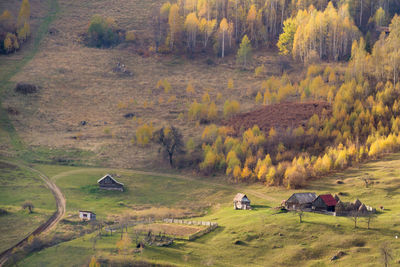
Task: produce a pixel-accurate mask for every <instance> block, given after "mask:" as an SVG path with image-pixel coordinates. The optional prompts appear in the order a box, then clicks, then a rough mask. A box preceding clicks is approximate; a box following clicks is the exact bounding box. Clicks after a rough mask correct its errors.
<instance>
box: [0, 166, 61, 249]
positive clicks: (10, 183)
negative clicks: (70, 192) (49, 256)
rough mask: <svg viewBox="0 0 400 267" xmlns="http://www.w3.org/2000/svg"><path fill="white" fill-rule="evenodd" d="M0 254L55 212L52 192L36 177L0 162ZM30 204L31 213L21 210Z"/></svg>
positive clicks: (26, 171)
mask: <svg viewBox="0 0 400 267" xmlns="http://www.w3.org/2000/svg"><path fill="white" fill-rule="evenodd" d="M0 170H1V172H0V184H1V186H0V208H1V209H4V210H6V211H7V214H5V215H0V240H1V242H0V251H3V250H5V249H8V248H9V247H11V246H12V245H14V244H16V243H18V242H19V241H20V240H22V239H23V238H25V237H26V236H27V235H28V234H29V233H31V232H32V231H33V230H35V229H36V228H37V227H38V226H39V225H40V224H41V223H43V222H44V221H46V220H47V219H48V218H49V217H50V216H51V214H52V213H53V212H54V211H55V210H56V205H55V200H54V197H53V195H52V194H51V191H50V190H49V189H48V188H46V187H45V185H44V183H43V181H42V180H41V179H40V178H38V177H37V175H35V174H33V173H31V172H30V171H28V170H25V169H22V168H20V167H17V166H14V165H11V164H8V163H4V162H2V161H0ZM25 201H30V202H32V204H33V205H34V210H33V213H31V214H30V213H29V212H28V210H24V209H22V207H21V206H22V204H23V203H24V202H25Z"/></svg>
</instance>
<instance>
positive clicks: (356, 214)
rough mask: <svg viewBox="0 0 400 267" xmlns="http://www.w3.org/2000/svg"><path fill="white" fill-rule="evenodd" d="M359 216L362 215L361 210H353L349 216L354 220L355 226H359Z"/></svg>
mask: <svg viewBox="0 0 400 267" xmlns="http://www.w3.org/2000/svg"><path fill="white" fill-rule="evenodd" d="M359 217H360V212H359V211H358V210H355V211H352V212H351V213H350V217H349V218H350V219H351V220H352V221H353V222H354V228H357V221H358V218H359Z"/></svg>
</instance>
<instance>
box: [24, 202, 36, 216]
mask: <svg viewBox="0 0 400 267" xmlns="http://www.w3.org/2000/svg"><path fill="white" fill-rule="evenodd" d="M22 208H23V209H26V208H27V209H28V210H29V213H33V209H34V208H35V206H34V205H33V203H32V202H30V201H25V202H24V204H22Z"/></svg>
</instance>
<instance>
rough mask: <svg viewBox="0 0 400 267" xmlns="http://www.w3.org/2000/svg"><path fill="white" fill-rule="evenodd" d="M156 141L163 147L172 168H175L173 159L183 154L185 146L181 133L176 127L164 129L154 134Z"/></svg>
mask: <svg viewBox="0 0 400 267" xmlns="http://www.w3.org/2000/svg"><path fill="white" fill-rule="evenodd" d="M154 141H155V142H156V143H158V144H159V145H160V146H161V149H162V150H163V151H164V153H165V154H166V155H167V156H168V159H169V164H170V166H171V167H173V166H174V162H173V157H174V156H175V155H176V154H177V153H183V149H184V146H185V144H184V142H183V138H182V134H181V133H180V131H179V130H178V129H177V128H175V127H174V126H171V127H162V128H161V129H159V130H158V131H156V132H155V133H154Z"/></svg>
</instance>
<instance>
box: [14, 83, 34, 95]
mask: <svg viewBox="0 0 400 267" xmlns="http://www.w3.org/2000/svg"><path fill="white" fill-rule="evenodd" d="M37 90H38V87H37V86H36V85H33V84H28V83H18V84H17V85H16V86H15V92H17V93H20V94H24V95H27V94H34V93H36V92H37Z"/></svg>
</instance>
